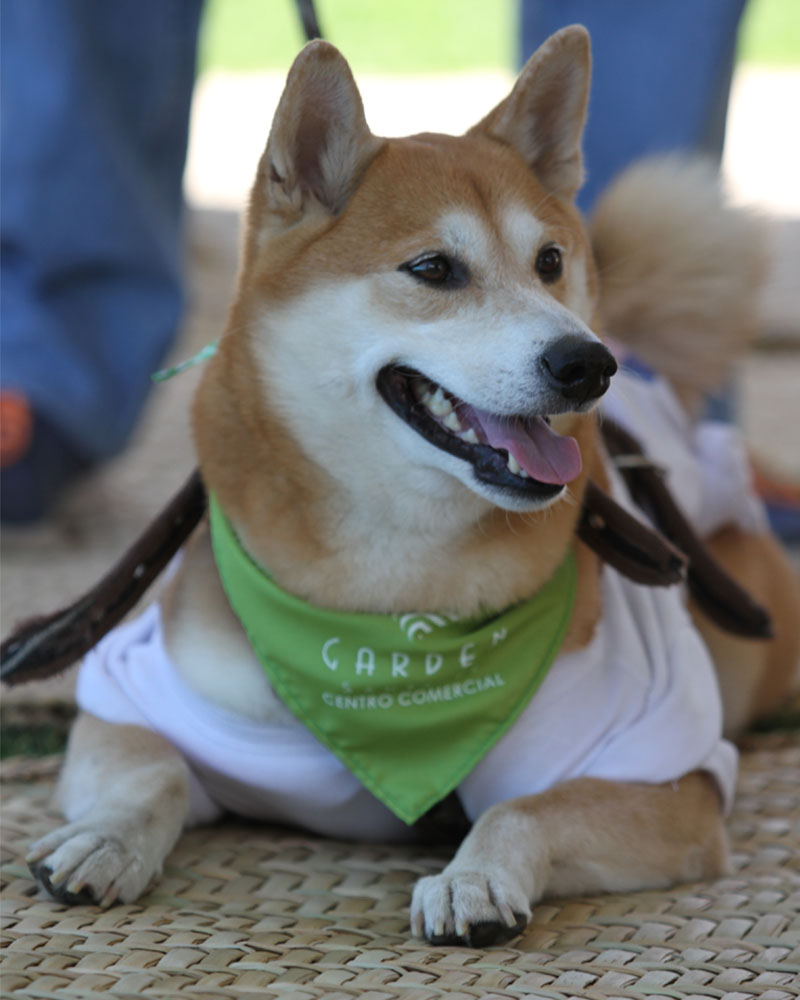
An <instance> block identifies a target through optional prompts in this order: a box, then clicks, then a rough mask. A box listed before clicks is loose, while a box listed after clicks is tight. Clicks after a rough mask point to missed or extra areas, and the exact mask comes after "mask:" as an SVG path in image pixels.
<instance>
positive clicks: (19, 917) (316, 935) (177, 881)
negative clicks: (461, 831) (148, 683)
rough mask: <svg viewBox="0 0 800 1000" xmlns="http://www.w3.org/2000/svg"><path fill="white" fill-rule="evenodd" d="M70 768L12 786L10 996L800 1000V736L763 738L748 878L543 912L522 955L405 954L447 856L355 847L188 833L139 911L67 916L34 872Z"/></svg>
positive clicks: (738, 841) (746, 793) (750, 774)
mask: <svg viewBox="0 0 800 1000" xmlns="http://www.w3.org/2000/svg"><path fill="white" fill-rule="evenodd" d="M58 763H59V762H58V760H57V759H48V760H44V761H22V760H19V759H16V760H12V761H9V762H7V764H6V765H5V766H4V769H3V802H4V839H3V870H2V875H3V879H2V896H3V908H4V909H3V922H4V928H5V931H4V938H5V940H4V945H3V953H2V964H0V971H1V972H2V979H1V980H0V984H2V990H3V993H4V995H12V994H13V995H18V996H26V997H35V998H47V997H61V998H63V997H80V996H95V995H96V994H97V993H104V992H108V993H111V994H113V995H114V996H118V997H137V998H138V997H165V998H166V997H170V998H178V997H183V996H186V997H193V998H200V997H215V998H225V997H239V996H242V997H244V996H251V995H254V994H255V995H257V996H259V997H267V998H270V997H275V998H282V1000H287V998H297V1000H312V998H318V997H325V998H328V1000H344V998H351V997H361V998H363V1000H394V998H402V1000H429V998H435V997H443V996H446V997H448V998H451V1000H458V998H462V997H463V998H468V997H469V998H472V997H482V998H488V1000H493V998H511V997H520V996H536V997H559V998H560V997H590V998H591V997H604V998H605V997H611V998H613V997H664V998H667V997H669V998H674V997H719V998H725V1000H745V998H749V997H759V998H760V1000H788V998H789V997H797V996H798V995H800V732H794V733H789V734H786V733H784V734H782V735H781V734H777V733H773V734H769V735H766V736H759V737H753V738H751V740H750V742H749V744H748V746H747V747H746V749H745V752H744V754H743V757H742V767H741V777H740V782H739V794H738V798H737V801H736V807H735V810H734V812H733V815H732V816H731V818H730V821H729V829H730V835H731V841H732V846H733V873H732V874H731V875H729V876H726V877H725V878H721V879H719V880H718V881H716V882H712V883H698V884H693V885H681V886H677V887H676V888H674V889H671V890H669V891H667V892H639V893H629V894H626V895H608V896H591V897H585V898H574V899H570V900H565V901H558V900H551V901H547V902H543V903H541V904H539V905H538V906H537V907H536V909H535V910H534V914H533V921H532V923H531V925H530V927H529V929H528V930H527V931H526V933H525V934H524V935H523V936H522V937H521V938H519V939H517V940H516V941H514V942H513V943H512V945H511V946H509V945H504V946H502V947H499V948H489V949H486V950H476V949H472V948H445V947H430V946H428V945H425V944H423V943H422V942H420V941H417V940H414V939H413V938H412V937H411V936H410V935H409V929H408V904H409V896H410V892H411V887H412V885H413V883H414V881H415V880H416V879H417V878H418V877H419V876H421V875H426V874H429V873H432V872H436V871H438V870H439V869H440V868H441V866H442V865H443V863H444V862H445V860H446V857H447V852H445V851H444V850H440V849H438V848H437V849H425V848H419V847H416V848H410V847H376V846H374V845H373V846H360V845H353V844H344V843H339V842H337V841H330V840H323V839H320V838H316V837H311V836H305V835H303V834H300V833H295V832H287V831H286V830H276V829H269V828H264V827H261V826H257V825H248V824H244V823H241V822H233V821H231V822H226V823H224V824H222V825H219V826H215V827H212V828H207V829H203V830H196V831H193V832H190V833H187V834H185V835H184V836H183V837H182V839H181V841H180V843H179V845H178V847H177V848H176V850H175V851H174V852H173V854H172V855H171V856H170V857H169V858H168V860H167V864H166V867H165V871H164V876H163V878H162V879H161V881H160V882H159V884H158V885H157V886H156V888H155V889H154V890H153V891H152V892H151V893H150V894H149V895H148V896H147V897H146V898H144V899H143V900H142V901H141V902H139V903H137V904H136V905H133V906H122V905H119V906H114V907H112V908H111V909H109V910H106V911H103V910H101V909H99V907H94V906H74V907H67V906H64V905H61V904H58V903H55V902H52V901H51V900H49V899H46V898H44V897H43V896H42V895H40V894H39V893H37V890H36V888H35V886H34V883H33V880H32V879H31V876H30V874H29V873H28V870H27V868H26V866H25V864H24V862H23V860H22V859H23V857H24V854H25V852H26V850H27V845H28V844H29V843H30V841H31V840H32V839H33V838H35V837H37V836H39V835H41V834H43V833H44V832H46V831H47V830H49V829H51V828H52V827H53V826H54V825H55V824H56V823H57V822H58V817H57V815H56V813H55V812H54V811H53V809H52V806H51V805H50V798H51V794H52V789H53V778H54V775H55V773H56V770H57V767H58Z"/></svg>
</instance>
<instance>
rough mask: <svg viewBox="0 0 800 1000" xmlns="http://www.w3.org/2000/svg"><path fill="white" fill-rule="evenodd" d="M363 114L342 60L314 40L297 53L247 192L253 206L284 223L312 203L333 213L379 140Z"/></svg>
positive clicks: (331, 48)
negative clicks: (252, 186) (253, 181)
mask: <svg viewBox="0 0 800 1000" xmlns="http://www.w3.org/2000/svg"><path fill="white" fill-rule="evenodd" d="M382 144H383V143H382V140H380V139H378V138H377V137H376V136H374V135H373V134H372V132H370V130H369V127H368V126H367V122H366V119H365V118H364V107H363V104H362V103H361V95H360V94H359V92H358V88H357V87H356V82H355V80H354V79H353V74H352V73H351V71H350V67H349V66H348V65H347V62H346V60H345V58H344V56H342V54H341V53H340V52H339V50H338V49H336V48H335V47H334V46H333V45H330V44H329V43H328V42H323V41H314V42H309V44H308V45H306V46H305V48H304V49H303V50H302V52H301V53H300V54H299V55H298V57H297V58H296V59H295V61H294V63H293V64H292V68H291V69H290V70H289V76H288V78H287V80H286V87H285V89H284V91H283V94H282V95H281V99H280V102H279V103H278V109H277V111H276V112H275V118H274V120H273V123H272V131H271V132H270V136H269V141H268V142H267V148H266V150H265V152H264V155H263V157H262V159H261V164H260V166H259V171H258V179H257V181H256V190H254V192H253V202H254V207H257V206H258V204H259V202H260V203H261V204H264V199H265V201H266V205H265V207H266V209H267V211H268V212H269V213H270V214H271V215H273V216H275V215H277V216H278V218H279V219H281V221H283V222H284V224H286V225H291V224H292V223H294V222H297V221H298V220H299V218H300V217H301V216H302V215H304V214H305V213H306V212H307V211H308V210H309V209H311V208H318V207H320V206H321V207H322V208H323V209H324V210H325V211H326V212H327V213H329V214H331V215H336V214H338V213H339V212H341V211H342V209H343V208H344V206H345V204H346V203H347V200H348V198H349V197H350V195H351V194H352V193H353V191H354V190H355V188H356V186H357V185H358V182H359V180H360V179H361V176H362V174H363V172H364V170H365V169H366V167H367V164H368V163H369V162H370V161H371V160H372V159H373V157H374V156H375V155H376V154H377V152H378V150H379V149H380V148H381V146H382Z"/></svg>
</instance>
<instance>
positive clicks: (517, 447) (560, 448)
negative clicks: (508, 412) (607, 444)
mask: <svg viewBox="0 0 800 1000" xmlns="http://www.w3.org/2000/svg"><path fill="white" fill-rule="evenodd" d="M471 415H472V416H473V417H474V419H475V421H476V423H478V424H479V425H480V428H481V430H482V431H483V434H484V436H485V438H486V442H487V444H490V445H491V446H492V447H493V448H505V450H506V451H507V452H509V454H511V455H513V456H514V458H516V460H517V461H518V462H519V464H520V465H521V466H522V468H523V469H524V470H525V471H526V472H527V473H528V475H529V476H530V477H531V478H532V479H538V481H539V482H540V483H558V484H561V485H563V484H564V483H569V482H571V481H572V480H573V479H576V478H577V477H578V476H579V475H580V471H581V452H580V449H579V448H578V442H577V441H576V440H575V438H572V437H562V436H561V435H560V434H556V432H555V431H554V430H551V428H550V427H549V426H548V425H547V424H546V423H545V421H544V420H542V419H541V417H531V418H530V419H529V420H521V419H519V418H518V419H516V420H513V421H509V420H508V419H505V420H504V419H503V418H502V417H495V416H493V415H492V414H491V413H486V412H485V411H484V410H478V409H474V408H473V409H472V410H471Z"/></svg>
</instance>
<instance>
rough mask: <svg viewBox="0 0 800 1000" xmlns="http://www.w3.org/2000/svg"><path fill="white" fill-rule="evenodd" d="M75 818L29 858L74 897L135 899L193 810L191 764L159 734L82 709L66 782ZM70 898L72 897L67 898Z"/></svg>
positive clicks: (105, 901)
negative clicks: (101, 718) (83, 712)
mask: <svg viewBox="0 0 800 1000" xmlns="http://www.w3.org/2000/svg"><path fill="white" fill-rule="evenodd" d="M58 799H59V802H60V804H61V807H62V809H63V811H64V815H65V817H66V819H67V820H68V823H67V825H66V826H62V827H59V828H58V829H57V830H54V831H53V832H52V833H49V834H47V835H46V836H45V837H42V838H41V839H40V840H38V841H36V843H35V844H33V845H32V847H31V850H30V853H29V854H28V856H27V858H26V860H27V862H28V864H29V865H31V868H32V869H33V871H34V873H35V874H36V876H37V878H39V880H40V881H41V882H42V883H43V884H44V885H45V886H46V887H47V889H48V890H50V891H54V890H57V891H58V892H59V894H61V893H64V892H66V894H67V895H66V898H65V901H66V902H97V903H99V904H100V905H101V906H110V905H111V904H112V903H115V902H117V901H120V902H123V903H132V902H133V901H134V900H136V899H138V897H139V896H140V895H141V894H142V893H143V892H145V890H146V889H147V888H148V886H149V885H150V884H151V883H152V882H153V881H154V879H156V878H157V877H158V876H159V875H160V874H161V868H162V865H163V862H164V858H165V857H166V856H167V854H168V853H169V852H170V851H171V850H172V848H173V846H174V845H175V842H176V840H177V839H178V837H179V836H180V833H181V830H182V829H183V825H184V822H185V819H186V816H187V814H188V811H189V768H188V766H187V764H186V761H185V760H184V759H183V757H182V756H181V754H180V753H179V752H178V751H177V750H176V749H175V748H174V747H172V746H171V745H170V744H169V743H167V741H166V740H164V739H163V738H162V737H161V736H159V735H158V734H157V733H153V732H150V731H149V730H146V729H140V728H139V727H138V726H117V725H111V724H109V723H107V722H102V721H100V720H99V719H95V718H94V717H93V716H90V715H85V714H84V715H81V716H80V717H79V718H78V720H77V722H76V723H75V725H74V726H73V728H72V732H71V734H70V740H69V748H68V752H67V759H66V763H65V765H64V769H63V771H62V773H61V778H60V780H59V788H58ZM62 898H64V897H62Z"/></svg>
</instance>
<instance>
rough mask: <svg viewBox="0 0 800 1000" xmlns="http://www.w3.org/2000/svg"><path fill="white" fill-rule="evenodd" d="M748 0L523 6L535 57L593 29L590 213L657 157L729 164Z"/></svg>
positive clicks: (543, 0) (525, 36)
mask: <svg viewBox="0 0 800 1000" xmlns="http://www.w3.org/2000/svg"><path fill="white" fill-rule="evenodd" d="M744 6H745V0H520V36H519V37H520V50H521V56H522V58H523V59H526V58H527V57H528V56H529V55H530V54H531V52H533V51H534V49H535V48H536V47H537V46H538V45H539V44H541V42H543V41H544V39H545V38H547V36H548V35H551V34H552V33H553V32H554V31H557V30H558V29H559V28H562V27H564V26H565V25H567V24H574V23H578V24H584V25H585V26H586V27H587V28H588V30H589V33H590V35H591V36H592V55H593V63H594V66H593V75H592V93H591V98H590V102H589V121H588V124H587V128H586V133H585V137H584V150H585V162H586V168H587V178H586V184H585V185H584V188H583V190H582V191H581V194H580V196H579V198H578V202H579V204H580V205H581V207H582V208H583V209H584V210H588V209H590V208H591V206H592V204H593V203H594V201H595V199H596V197H597V195H598V194H599V193H600V192H601V191H602V190H603V189H604V188H605V187H606V186H607V185H608V183H609V182H610V181H611V180H612V179H613V178H614V177H615V176H616V175H617V174H618V173H619V172H620V171H621V170H623V169H624V168H625V167H626V166H627V165H628V164H629V163H631V162H632V161H634V160H637V159H639V158H640V157H642V156H647V155H649V154H652V153H663V152H669V151H683V152H692V153H703V154H707V155H709V156H711V157H713V158H714V159H716V160H719V158H720V156H721V154H722V144H723V141H724V138H725V116H726V114H727V108H728V92H729V90H730V82H731V74H732V71H733V64H734V59H735V54H736V35H737V31H738V28H739V21H740V19H741V15H742V12H743V10H744Z"/></svg>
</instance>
